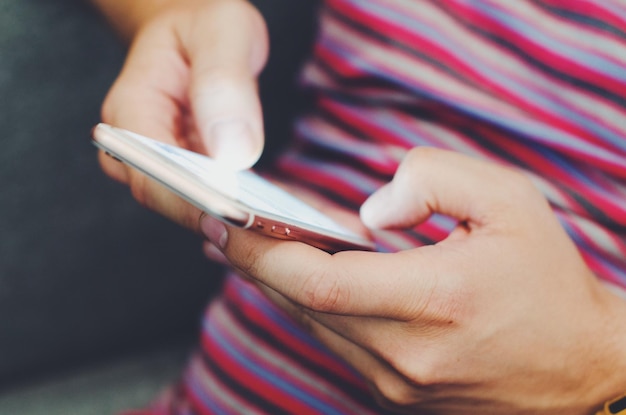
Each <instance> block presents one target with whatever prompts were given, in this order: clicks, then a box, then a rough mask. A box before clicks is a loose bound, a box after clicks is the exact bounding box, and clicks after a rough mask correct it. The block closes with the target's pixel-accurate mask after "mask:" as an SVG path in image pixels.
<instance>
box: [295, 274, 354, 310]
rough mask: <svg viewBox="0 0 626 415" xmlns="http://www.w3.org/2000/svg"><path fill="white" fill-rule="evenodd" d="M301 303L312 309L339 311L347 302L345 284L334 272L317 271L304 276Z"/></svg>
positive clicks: (347, 296)
mask: <svg viewBox="0 0 626 415" xmlns="http://www.w3.org/2000/svg"><path fill="white" fill-rule="evenodd" d="M304 281H305V283H304V290H303V291H302V295H303V305H304V306H305V307H307V308H309V309H311V310H313V311H317V312H321V313H333V312H339V311H341V308H342V306H343V305H344V304H346V303H347V302H348V299H349V294H348V290H347V289H346V286H345V285H344V284H342V283H340V281H341V280H340V278H339V276H338V275H336V274H335V273H334V272H328V271H317V272H313V273H311V274H309V275H308V276H306V277H305V280H304Z"/></svg>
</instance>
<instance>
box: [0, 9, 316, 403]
mask: <svg viewBox="0 0 626 415" xmlns="http://www.w3.org/2000/svg"><path fill="white" fill-rule="evenodd" d="M253 3H256V4H257V6H258V7H259V9H260V10H261V12H262V13H263V14H264V15H265V17H266V20H267V21H268V26H269V29H270V37H271V42H272V45H271V49H272V52H271V55H270V62H269V64H268V67H267V69H266V71H265V72H264V73H263V74H262V76H261V95H262V99H263V102H264V110H265V118H266V135H267V138H268V141H269V143H270V144H269V147H270V151H268V155H267V157H266V158H265V159H264V162H271V155H272V154H273V153H275V152H276V151H279V149H280V148H281V147H282V146H283V145H284V143H285V141H286V140H287V139H288V137H289V135H290V124H291V120H292V119H293V117H294V116H295V114H297V113H298V112H299V111H300V110H301V109H302V108H303V106H304V105H306V102H305V99H304V98H303V97H301V96H300V95H299V94H298V91H297V90H296V88H294V86H293V85H294V80H295V77H296V74H297V71H298V68H299V67H300V65H301V62H302V60H303V58H304V56H305V55H306V53H307V52H308V50H309V48H310V44H311V41H312V39H313V36H314V32H315V24H314V16H315V10H316V7H317V4H316V2H314V1H312V0H309V1H302V0H301V1H299V2H293V1H291V0H257V1H253ZM125 48H126V46H125V45H123V44H122V43H121V42H120V41H119V40H118V38H117V37H116V36H115V34H113V33H112V32H111V30H110V29H109V28H108V27H107V25H106V23H105V22H104V21H103V19H101V18H100V16H99V15H98V14H97V13H96V12H95V10H94V9H93V8H92V7H91V6H90V5H89V4H88V2H87V1H86V0H56V1H54V2H51V1H49V0H2V2H0V143H1V144H2V147H1V149H0V180H1V181H0V414H20V415H21V414H47V415H51V414H64V415H69V414H82V415H84V414H112V413H116V412H118V411H120V410H122V409H128V408H137V407H141V406H143V405H145V404H147V403H148V402H149V401H150V400H151V399H152V398H154V396H155V395H156V394H157V393H158V392H159V390H161V389H162V388H163V387H164V386H165V385H167V384H168V383H170V382H172V381H174V380H175V379H176V377H177V376H178V374H179V372H180V370H181V367H182V366H183V365H184V362H185V359H186V357H187V355H188V353H189V351H190V350H191V348H192V347H193V341H194V338H195V334H196V329H197V327H198V323H199V320H200V316H201V313H202V309H203V306H204V305H205V304H206V302H207V300H208V299H209V298H210V296H211V295H212V293H213V292H215V290H216V289H217V287H219V284H220V278H219V276H220V274H221V271H220V269H219V268H218V267H216V266H215V265H213V264H211V263H210V262H208V261H207V260H205V259H204V258H203V256H202V254H201V249H200V239H199V237H198V236H196V235H192V234H191V233H189V232H187V231H184V230H182V229H179V228H178V227H176V226H175V225H173V224H170V223H169V222H167V221H166V220H164V219H162V218H160V217H158V216H157V215H155V214H153V213H151V212H149V211H147V210H144V209H143V208H141V207H139V206H138V205H137V204H136V203H135V202H134V200H133V199H132V198H131V196H130V194H129V192H128V190H127V189H126V188H125V187H123V186H121V185H118V184H116V183H114V182H112V181H110V180H109V179H107V178H106V177H105V176H104V174H103V173H101V171H100V170H99V168H98V165H97V162H96V150H95V147H93V145H92V144H91V143H90V140H89V133H90V129H91V127H92V126H93V125H94V124H95V123H97V122H98V121H99V108H100V104H101V102H102V100H103V98H104V96H105V94H106V91H107V90H108V88H109V86H110V85H111V83H112V82H113V80H114V79H115V77H116V75H117V73H118V71H119V69H120V68H121V65H122V63H123V59H124V55H125Z"/></svg>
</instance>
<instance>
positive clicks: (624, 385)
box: [591, 286, 626, 414]
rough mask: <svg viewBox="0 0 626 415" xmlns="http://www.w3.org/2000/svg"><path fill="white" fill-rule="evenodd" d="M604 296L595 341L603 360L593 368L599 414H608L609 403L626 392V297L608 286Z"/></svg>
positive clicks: (605, 288) (604, 288) (604, 289)
mask: <svg viewBox="0 0 626 415" xmlns="http://www.w3.org/2000/svg"><path fill="white" fill-rule="evenodd" d="M622 294H623V293H622ZM601 297H602V300H601V310H602V313H601V317H600V319H599V320H598V328H599V329H600V330H599V331H598V335H597V338H596V339H595V340H594V342H595V343H596V346H598V347H597V350H598V356H601V359H602V360H601V362H600V361H598V364H597V368H596V369H595V370H594V368H591V369H592V370H593V372H595V375H596V376H594V378H595V379H596V380H595V386H596V390H595V392H596V393H595V396H596V399H595V400H596V411H600V410H602V411H601V412H599V413H601V414H604V409H603V408H604V405H605V402H607V401H613V400H615V399H616V398H618V397H621V396H622V395H624V392H625V391H626V370H624V368H626V330H624V327H626V299H625V298H624V297H623V296H621V295H619V294H618V293H616V292H615V291H614V290H609V289H608V288H607V287H606V286H604V287H603V293H602V296H601ZM593 413H594V414H595V413H596V412H593ZM607 413H611V412H607Z"/></svg>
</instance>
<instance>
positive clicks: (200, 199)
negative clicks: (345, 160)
mask: <svg viewBox="0 0 626 415" xmlns="http://www.w3.org/2000/svg"><path fill="white" fill-rule="evenodd" d="M93 142H94V144H95V145H96V146H98V147H99V148H101V149H102V150H104V151H105V152H106V153H107V154H109V155H110V156H111V157H113V158H115V159H116V160H118V161H121V162H123V163H125V164H127V165H129V166H131V167H133V168H135V169H137V170H139V171H141V172H142V173H144V174H146V175H148V176H149V177H151V178H152V179H154V180H157V181H158V182H160V183H162V184H163V185H165V186H166V187H167V188H168V189H170V190H171V191H173V192H174V193H176V194H178V195H179V196H181V197H182V198H184V199H185V200H187V201H188V202H190V203H191V204H193V205H195V206H196V207H198V208H199V209H201V210H202V211H204V212H206V213H207V214H209V215H211V216H213V217H215V218H217V219H219V220H221V221H222V222H224V223H227V224H229V225H234V226H238V227H241V228H244V229H249V230H252V231H255V232H258V233H261V234H264V235H267V236H271V237H274V238H278V239H284V240H291V241H300V242H304V243H306V244H309V245H312V246H314V247H317V248H320V249H323V250H325V251H327V252H331V253H334V252H338V251H344V250H366V251H371V250H373V249H374V245H373V243H372V242H371V241H369V240H368V239H366V238H364V237H362V236H360V235H358V234H356V233H354V232H352V231H350V230H348V229H345V228H344V227H342V226H341V225H339V224H337V223H336V222H335V221H333V220H332V219H330V218H329V217H328V216H326V215H324V214H322V213H321V212H319V211H317V210H316V209H314V208H312V207H311V206H309V205H307V204H306V203H304V202H302V201H301V200H299V199H297V198H295V197H294V196H292V195H291V194H289V193H288V192H286V191H284V190H282V189H281V188H279V187H277V186H275V185H273V184H271V183H270V182H268V181H267V180H265V179H263V178H262V177H261V176H259V175H257V174H256V173H254V172H253V171H251V170H244V171H234V170H231V169H229V168H228V167H227V166H225V165H223V164H222V163H219V162H217V161H215V160H213V159H211V158H209V157H207V156H204V155H201V154H198V153H195V152H192V151H188V150H185V149H182V148H180V147H176V146H172V145H168V144H165V143H162V142H159V141H156V140H153V139H151V138H148V137H144V136H141V135H139V134H135V133H133V132H130V131H127V130H123V129H121V128H117V127H113V126H110V125H107V124H98V125H96V126H95V127H94V129H93Z"/></svg>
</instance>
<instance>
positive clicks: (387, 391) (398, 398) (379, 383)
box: [373, 374, 419, 409]
mask: <svg viewBox="0 0 626 415" xmlns="http://www.w3.org/2000/svg"><path fill="white" fill-rule="evenodd" d="M373 383H374V389H375V392H376V393H375V394H374V396H376V398H377V401H378V403H379V404H380V405H381V406H383V407H384V408H386V409H398V407H409V406H412V405H414V404H416V403H418V402H419V397H418V396H417V393H416V389H415V388H414V387H412V386H411V385H409V384H408V383H407V382H406V381H405V380H404V379H402V378H400V377H397V376H393V375H387V374H386V375H384V376H378V377H376V378H374V380H373Z"/></svg>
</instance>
